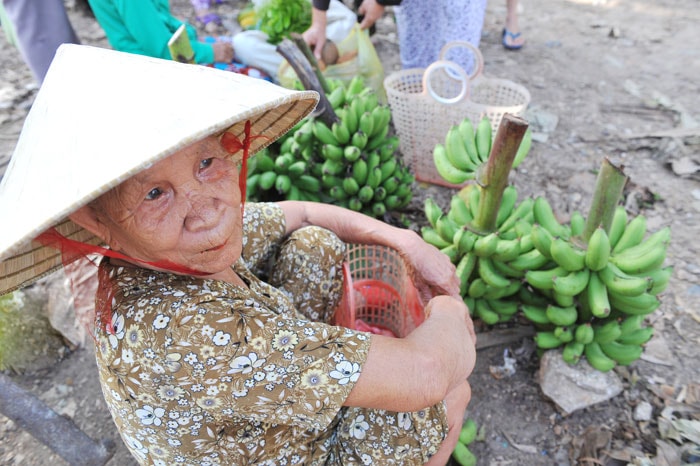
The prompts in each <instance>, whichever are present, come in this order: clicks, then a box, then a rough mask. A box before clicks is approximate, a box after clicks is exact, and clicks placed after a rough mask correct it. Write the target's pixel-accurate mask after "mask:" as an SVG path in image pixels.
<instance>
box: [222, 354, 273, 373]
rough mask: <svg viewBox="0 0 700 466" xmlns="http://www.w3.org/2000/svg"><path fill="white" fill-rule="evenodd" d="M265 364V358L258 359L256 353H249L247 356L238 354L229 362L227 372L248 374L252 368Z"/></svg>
mask: <svg viewBox="0 0 700 466" xmlns="http://www.w3.org/2000/svg"><path fill="white" fill-rule="evenodd" d="M264 364H265V359H258V355H257V353H250V354H248V356H238V357H237V358H236V359H234V360H233V361H232V362H231V364H230V367H231V370H229V371H228V374H238V373H240V374H250V373H251V372H253V369H257V368H259V367H261V366H262V365H264Z"/></svg>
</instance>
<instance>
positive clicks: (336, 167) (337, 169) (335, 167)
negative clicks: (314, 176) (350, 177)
mask: <svg viewBox="0 0 700 466" xmlns="http://www.w3.org/2000/svg"><path fill="white" fill-rule="evenodd" d="M344 169H345V164H343V163H342V162H337V161H335V160H331V159H327V160H326V161H325V162H323V165H322V166H321V172H322V173H323V174H324V175H332V176H336V175H340V174H341V173H342V172H343V170H344Z"/></svg>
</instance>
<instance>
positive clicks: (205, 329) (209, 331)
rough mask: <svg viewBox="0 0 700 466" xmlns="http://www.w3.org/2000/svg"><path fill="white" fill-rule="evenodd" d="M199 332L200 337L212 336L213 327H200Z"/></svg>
mask: <svg viewBox="0 0 700 466" xmlns="http://www.w3.org/2000/svg"><path fill="white" fill-rule="evenodd" d="M201 332H202V335H204V336H205V337H210V336H212V335H214V327H212V326H211V325H204V326H202V330H201Z"/></svg>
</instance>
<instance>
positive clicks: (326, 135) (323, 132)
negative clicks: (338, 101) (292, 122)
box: [312, 120, 339, 146]
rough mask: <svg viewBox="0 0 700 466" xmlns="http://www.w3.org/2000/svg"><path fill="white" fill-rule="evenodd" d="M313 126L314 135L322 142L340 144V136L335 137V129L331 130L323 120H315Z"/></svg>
mask: <svg viewBox="0 0 700 466" xmlns="http://www.w3.org/2000/svg"><path fill="white" fill-rule="evenodd" d="M312 128H313V129H312V131H313V133H314V136H315V137H316V139H318V140H319V141H321V143H322V144H330V145H333V146H337V145H338V144H339V142H338V138H336V137H335V135H334V134H333V131H331V129H330V128H329V127H328V126H326V124H325V123H324V122H322V121H321V120H316V121H314V125H313V127H312Z"/></svg>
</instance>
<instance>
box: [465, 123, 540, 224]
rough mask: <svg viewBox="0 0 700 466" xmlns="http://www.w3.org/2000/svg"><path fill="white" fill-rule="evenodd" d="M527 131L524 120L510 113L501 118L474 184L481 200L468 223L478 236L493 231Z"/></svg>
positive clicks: (526, 124)
mask: <svg viewBox="0 0 700 466" xmlns="http://www.w3.org/2000/svg"><path fill="white" fill-rule="evenodd" d="M527 128H528V123H527V121H526V120H524V119H522V118H520V117H517V116H515V115H512V114H509V113H506V114H505V115H503V119H502V120H501V124H500V126H499V127H498V131H497V132H496V137H495V139H494V141H493V145H492V146H491V153H490V154H489V159H488V162H487V163H486V165H484V166H482V167H483V170H481V171H480V172H479V173H478V174H477V179H476V182H477V184H478V185H479V188H480V190H481V200H480V201H479V209H478V211H477V214H476V216H475V217H474V219H473V220H472V223H471V227H472V228H473V229H474V230H475V231H477V232H480V233H490V232H492V231H494V230H496V225H497V219H498V208H499V207H500V205H501V198H502V197H503V191H504V190H505V188H506V186H508V175H509V174H510V170H511V168H512V166H513V160H514V159H515V154H516V153H517V152H518V147H520V142H521V141H522V139H523V137H524V135H525V131H527Z"/></svg>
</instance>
